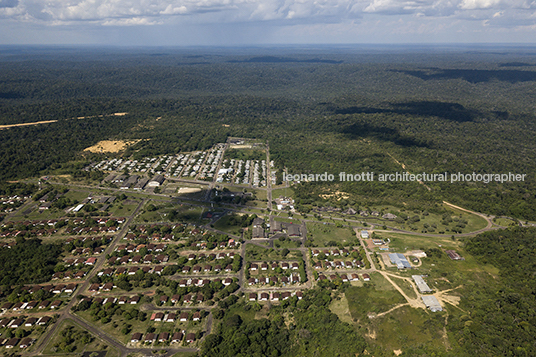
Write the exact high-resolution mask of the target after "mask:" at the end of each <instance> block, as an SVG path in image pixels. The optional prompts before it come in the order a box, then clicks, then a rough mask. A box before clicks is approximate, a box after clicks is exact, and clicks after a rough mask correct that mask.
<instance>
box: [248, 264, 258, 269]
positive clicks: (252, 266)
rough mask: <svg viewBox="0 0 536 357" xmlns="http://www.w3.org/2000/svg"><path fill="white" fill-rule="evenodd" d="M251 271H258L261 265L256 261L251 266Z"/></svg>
mask: <svg viewBox="0 0 536 357" xmlns="http://www.w3.org/2000/svg"><path fill="white" fill-rule="evenodd" d="M249 269H250V270H251V271H256V270H258V269H259V266H258V265H257V264H255V263H253V264H251V267H250V268H249Z"/></svg>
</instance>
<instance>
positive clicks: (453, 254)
mask: <svg viewBox="0 0 536 357" xmlns="http://www.w3.org/2000/svg"><path fill="white" fill-rule="evenodd" d="M445 253H447V255H448V256H449V258H450V259H452V260H465V259H464V258H462V257H461V256H460V255H459V254H458V253H457V252H456V251H455V250H445Z"/></svg>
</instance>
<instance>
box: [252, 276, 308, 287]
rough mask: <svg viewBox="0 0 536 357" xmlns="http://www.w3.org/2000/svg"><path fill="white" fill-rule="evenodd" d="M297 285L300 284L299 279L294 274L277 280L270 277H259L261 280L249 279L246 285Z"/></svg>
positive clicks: (274, 277) (275, 277)
mask: <svg viewBox="0 0 536 357" xmlns="http://www.w3.org/2000/svg"><path fill="white" fill-rule="evenodd" d="M279 282H280V283H282V284H298V283H299V282H300V277H299V276H298V275H295V274H291V275H290V277H288V276H282V277H280V278H278V277H277V276H270V277H261V278H249V279H248V285H256V284H271V283H273V284H277V283H279Z"/></svg>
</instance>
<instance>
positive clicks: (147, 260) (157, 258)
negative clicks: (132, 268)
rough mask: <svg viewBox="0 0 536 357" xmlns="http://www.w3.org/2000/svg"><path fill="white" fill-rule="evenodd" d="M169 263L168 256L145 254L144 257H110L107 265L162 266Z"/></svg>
mask: <svg viewBox="0 0 536 357" xmlns="http://www.w3.org/2000/svg"><path fill="white" fill-rule="evenodd" d="M168 261H169V256H168V255H165V254H156V255H153V254H146V255H145V256H143V257H142V256H141V255H134V256H130V255H124V256H122V257H121V258H119V257H115V256H114V257H110V258H109V259H108V264H110V265H115V264H123V265H124V264H129V263H131V264H152V263H156V264H162V263H167V262H168Z"/></svg>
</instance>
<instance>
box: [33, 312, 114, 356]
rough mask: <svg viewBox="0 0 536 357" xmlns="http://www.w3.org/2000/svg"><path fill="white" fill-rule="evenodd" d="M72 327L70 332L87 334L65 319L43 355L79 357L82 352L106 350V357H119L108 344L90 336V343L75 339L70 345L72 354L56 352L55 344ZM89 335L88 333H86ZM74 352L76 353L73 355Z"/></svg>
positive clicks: (74, 323) (59, 341)
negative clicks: (91, 338)
mask: <svg viewBox="0 0 536 357" xmlns="http://www.w3.org/2000/svg"><path fill="white" fill-rule="evenodd" d="M70 327H72V331H73V332H74V333H76V334H80V333H85V332H87V331H86V330H85V329H84V328H82V327H81V326H80V325H78V324H77V323H76V322H74V321H73V320H71V319H66V320H65V321H63V322H62V323H61V326H60V327H59V329H58V330H57V331H56V333H55V334H54V336H53V337H52V339H51V340H50V341H49V342H48V344H47V345H46V347H45V349H44V350H43V355H51V356H68V357H70V356H80V354H81V353H82V352H88V351H104V350H107V351H108V353H107V354H106V357H119V351H117V350H116V349H114V348H112V347H109V346H108V344H107V343H106V342H104V341H102V340H100V339H99V338H97V337H95V336H93V335H91V334H90V335H91V336H92V337H93V340H92V341H91V342H90V343H84V341H81V340H77V339H75V340H74V342H73V343H72V344H71V346H72V347H71V348H72V350H71V351H72V352H73V353H65V352H60V351H58V350H57V348H56V347H54V346H55V345H56V344H60V343H61V342H62V341H63V339H64V333H65V331H66V329H68V328H70ZM87 333H88V334H89V332H87ZM74 352H76V353H74Z"/></svg>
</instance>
